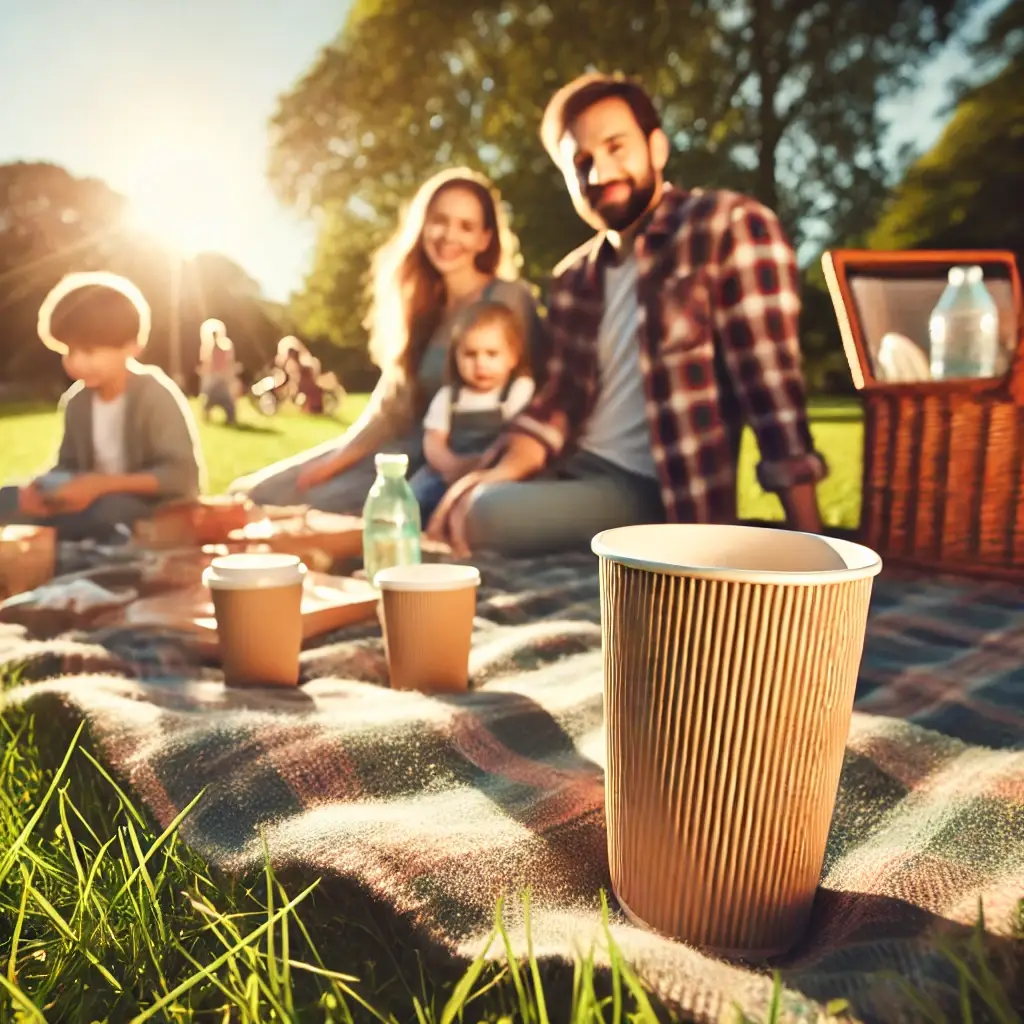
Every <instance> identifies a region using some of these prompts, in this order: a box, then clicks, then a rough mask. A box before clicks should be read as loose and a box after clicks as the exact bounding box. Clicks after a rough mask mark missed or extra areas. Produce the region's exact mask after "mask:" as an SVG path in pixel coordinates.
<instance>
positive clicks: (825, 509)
mask: <svg viewBox="0 0 1024 1024" xmlns="http://www.w3.org/2000/svg"><path fill="white" fill-rule="evenodd" d="M366 398H367V396H366V395H350V396H349V397H348V399H347V401H346V402H345V405H344V407H343V408H342V409H341V411H340V412H339V413H338V416H337V418H336V419H332V418H330V417H314V416H304V415H302V414H301V413H298V412H295V411H293V410H286V411H285V412H284V413H282V414H280V415H278V416H276V417H274V418H272V419H267V418H264V417H262V416H260V415H259V414H258V413H257V412H255V411H254V410H253V409H252V407H251V406H250V405H248V404H247V403H245V402H241V403H239V407H238V408H239V421H240V425H239V426H238V427H236V428H230V427H226V426H224V425H223V424H222V423H221V421H220V418H219V417H220V413H219V412H218V413H215V414H214V416H215V418H216V419H215V422H214V423H212V424H205V423H203V422H202V420H201V417H199V416H198V405H197V404H196V405H194V408H196V413H197V418H199V419H200V427H199V431H200V437H201V439H202V445H203V451H204V453H205V457H206V465H207V472H208V476H209V489H210V491H211V492H213V493H219V492H222V491H223V490H224V489H225V488H226V487H227V486H228V484H229V483H230V482H231V481H232V480H234V479H235V478H236V477H239V476H242V475H244V474H245V473H250V472H252V471H253V470H255V469H259V468H260V467H261V466H265V465H267V464H268V463H270V462H274V461H276V460H277V459H282V458H286V457H287V456H289V455H294V454H295V453H296V452H300V451H302V450H303V449H305V448H309V447H310V446H312V445H315V444H320V443H321V442H322V441H326V440H328V439H329V438H331V437H337V436H338V435H339V434H340V433H341V432H342V430H343V429H344V427H345V426H346V425H347V424H348V423H351V422H352V421H353V420H354V419H355V418H356V417H357V416H358V415H359V413H360V412H361V411H362V409H363V407H364V405H365V404H366ZM811 419H812V426H811V429H812V431H813V433H814V438H815V442H816V444H817V445H818V447H819V449H820V450H821V452H822V454H824V456H825V458H826V460H827V461H828V463H829V467H830V470H831V472H830V474H829V477H828V478H827V479H826V480H825V482H824V483H823V484H822V485H821V487H820V488H819V492H818V495H819V501H820V504H821V511H822V517H823V518H824V520H825V522H826V524H827V525H830V526H845V527H854V526H856V525H857V521H858V517H859V515H860V486H861V478H860V474H861V444H862V431H861V422H860V410H859V405H858V404H857V403H856V401H854V400H850V399H820V400H816V401H813V402H812V403H811ZM59 436H60V420H59V418H58V416H57V414H56V413H55V412H54V411H53V410H52V409H48V408H40V407H38V406H35V407H28V406H8V407H7V408H6V409H4V408H3V407H0V481H2V480H10V479H18V478H23V477H25V476H28V475H30V474H32V473H34V472H37V471H38V470H39V469H40V468H43V467H45V466H46V465H47V463H48V461H49V460H50V459H51V458H52V456H53V452H54V450H55V447H56V445H57V441H58V439H59ZM756 463H757V445H756V444H755V443H754V440H753V437H752V436H751V434H750V433H749V431H748V432H747V436H746V437H745V438H744V444H743V451H742V453H741V458H740V495H739V505H740V515H741V516H743V517H745V518H753V519H780V518H781V517H782V510H781V508H780V506H779V502H778V499H777V498H776V497H775V496H774V495H772V494H766V493H765V492H764V491H762V490H761V488H760V487H759V486H758V485H757V482H756V478H755V475H754V467H755V465H756Z"/></svg>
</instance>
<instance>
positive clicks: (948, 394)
mask: <svg viewBox="0 0 1024 1024" xmlns="http://www.w3.org/2000/svg"><path fill="white" fill-rule="evenodd" d="M965 264H967V265H980V266H981V267H982V269H983V270H984V275H985V282H986V285H987V286H988V288H989V292H990V294H992V296H993V298H994V299H995V301H996V304H997V306H998V307H999V321H1000V339H1001V342H1002V345H1003V350H1004V352H1005V355H1006V364H1007V366H1006V370H1005V372H1004V373H1003V375H1002V376H1000V377H994V378H987V379H962V380H930V379H917V380H913V381H912V382H899V383H896V382H889V381H885V380H880V379H879V376H880V374H879V373H878V372H877V370H878V354H879V350H880V347H881V343H882V340H883V339H884V338H886V336H889V337H893V336H895V337H897V338H898V339H899V340H900V341H901V342H902V343H903V344H904V346H905V348H907V350H908V351H909V350H910V349H912V348H914V343H915V342H916V344H917V347H918V348H919V350H920V352H919V354H915V360H917V362H918V363H920V362H922V361H923V356H922V354H920V353H923V352H924V351H926V350H927V343H928V320H929V317H930V314H931V311H932V309H933V308H934V307H935V304H936V302H937V301H938V299H939V297H940V295H941V294H942V292H943V290H944V288H945V286H946V275H947V273H948V271H949V269H950V268H951V267H953V266H960V265H965ZM822 267H823V270H824V273H825V280H826V282H827V283H828V288H829V291H830V293H831V296H832V302H833V305H834V306H835V311H836V316H837V319H838V321H839V328H840V332H841V334H842V337H843V346H844V348H845V350H846V356H847V360H848V361H849V364H850V370H851V372H852V374H853V382H854V385H855V386H856V387H857V389H858V390H859V391H860V392H861V394H862V398H863V407H864V476H863V497H862V509H861V523H860V531H859V533H860V538H861V539H862V540H863V542H864V543H865V544H868V545H869V546H871V547H873V548H874V549H875V550H876V551H878V552H879V553H880V554H881V555H882V556H883V558H887V559H889V560H891V561H893V562H904V563H908V564H911V565H915V566H920V567H923V568H928V569H933V570H936V571H950V572H964V573H969V574H971V575H982V576H1001V575H1011V576H1017V575H1019V577H1020V578H1022V579H1024V332H1022V323H1021V284H1020V276H1019V274H1018V271H1017V266H1016V262H1015V259H1014V256H1013V254H1012V253H1009V252H997V251H977V252H974V251H945V252H943V251H920V252H867V251H858V250H835V251H832V252H827V253H825V255H824V256H823V257H822ZM908 339H909V343H908ZM906 365H907V363H906V362H905V363H904V366H906Z"/></svg>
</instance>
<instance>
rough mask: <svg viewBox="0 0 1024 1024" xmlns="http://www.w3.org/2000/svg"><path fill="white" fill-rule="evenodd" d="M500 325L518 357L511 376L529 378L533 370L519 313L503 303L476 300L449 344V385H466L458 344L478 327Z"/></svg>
mask: <svg viewBox="0 0 1024 1024" xmlns="http://www.w3.org/2000/svg"><path fill="white" fill-rule="evenodd" d="M492 326H494V327H501V328H502V331H503V333H504V335H505V337H506V338H507V339H508V341H509V343H510V345H511V347H512V350H513V352H514V353H515V356H516V364H515V366H514V367H513V368H512V373H511V374H510V375H509V376H510V379H513V380H514V379H515V378H516V377H526V376H529V373H530V351H529V348H528V346H527V344H526V337H525V335H524V333H523V325H522V322H521V321H520V319H519V317H518V316H517V315H516V313H515V312H514V311H513V310H511V309H510V308H509V307H508V306H506V305H505V304H504V303H503V302H493V301H488V302H477V303H475V304H474V305H472V306H470V308H469V309H468V310H467V311H466V318H465V320H464V321H463V322H462V324H460V325H459V328H458V331H457V332H456V334H455V336H454V337H453V338H452V342H451V345H450V346H449V347H448V365H447V376H448V382H449V383H450V384H464V383H465V381H463V380H462V377H461V376H460V375H459V361H458V358H457V355H458V351H459V346H460V345H461V344H462V342H463V340H464V339H465V338H466V336H467V335H468V334H470V333H471V332H472V331H475V330H476V329H477V328H478V327H492Z"/></svg>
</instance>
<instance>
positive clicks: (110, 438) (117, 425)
mask: <svg viewBox="0 0 1024 1024" xmlns="http://www.w3.org/2000/svg"><path fill="white" fill-rule="evenodd" d="M126 405H127V403H126V400H125V396H124V394H120V395H118V396H117V398H114V399H111V400H110V401H109V402H104V401H103V399H102V398H100V396H99V395H97V394H95V393H94V394H93V396H92V454H93V462H94V464H95V466H96V472H97V473H107V474H110V475H112V476H118V475H120V474H121V473H123V472H124V471H125V461H126V459H125V443H124V417H125V410H126Z"/></svg>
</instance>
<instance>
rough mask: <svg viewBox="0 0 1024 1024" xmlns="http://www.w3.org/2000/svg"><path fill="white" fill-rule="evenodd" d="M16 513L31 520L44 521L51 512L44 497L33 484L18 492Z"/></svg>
mask: <svg viewBox="0 0 1024 1024" xmlns="http://www.w3.org/2000/svg"><path fill="white" fill-rule="evenodd" d="M18 511H19V512H20V513H21V514H22V515H23V516H30V517H31V518H32V519H44V518H45V517H46V516H48V515H50V514H51V513H52V511H53V510H52V509H51V508H50V506H49V505H48V504H47V503H46V495H44V494H43V492H42V491H40V490H39V488H38V487H36V485H35V484H28V485H27V486H25V487H22V488H20V489H19V491H18Z"/></svg>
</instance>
